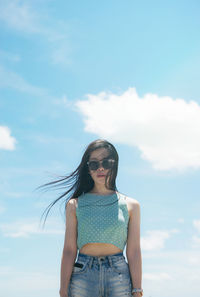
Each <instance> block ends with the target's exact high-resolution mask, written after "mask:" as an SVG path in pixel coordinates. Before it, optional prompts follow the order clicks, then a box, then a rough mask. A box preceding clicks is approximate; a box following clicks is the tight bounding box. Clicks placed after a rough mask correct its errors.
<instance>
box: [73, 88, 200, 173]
mask: <svg viewBox="0 0 200 297" xmlns="http://www.w3.org/2000/svg"><path fill="white" fill-rule="evenodd" d="M76 107H77V108H78V111H79V112H80V113H81V114H82V115H83V120H84V124H85V131H87V132H90V133H94V134H96V135H98V136H100V137H102V138H107V139H109V140H110V141H113V142H118V143H124V144H128V145H130V146H133V147H136V148H138V149H139V151H140V152H141V157H142V158H143V159H145V160H147V161H149V162H150V163H151V164H152V166H153V168H154V169H156V170H171V169H176V170H180V171H181V170H185V169H187V168H195V169H197V168H200V138H199V134H200V106H199V105H198V104H197V103H196V102H194V101H190V102H186V101H185V100H184V99H173V98H171V97H167V96H166V97H159V96H158V95H156V94H146V95H144V97H143V98H140V97H139V96H138V94H137V92H136V90H135V89H134V88H130V89H128V90H127V91H126V92H124V93H123V94H122V95H115V94H112V93H106V92H102V93H99V94H97V95H92V94H89V95H87V99H86V100H79V101H77V102H76Z"/></svg>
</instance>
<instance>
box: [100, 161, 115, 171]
mask: <svg viewBox="0 0 200 297" xmlns="http://www.w3.org/2000/svg"><path fill="white" fill-rule="evenodd" d="M113 163H114V160H112V159H105V160H103V162H102V166H103V168H104V169H110V168H112V166H113Z"/></svg>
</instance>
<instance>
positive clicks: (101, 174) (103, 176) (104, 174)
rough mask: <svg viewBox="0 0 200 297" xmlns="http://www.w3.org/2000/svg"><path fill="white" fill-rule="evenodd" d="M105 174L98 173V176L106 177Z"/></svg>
mask: <svg viewBox="0 0 200 297" xmlns="http://www.w3.org/2000/svg"><path fill="white" fill-rule="evenodd" d="M104 176H105V174H98V175H97V177H104Z"/></svg>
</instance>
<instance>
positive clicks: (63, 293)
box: [59, 290, 68, 297]
mask: <svg viewBox="0 0 200 297" xmlns="http://www.w3.org/2000/svg"><path fill="white" fill-rule="evenodd" d="M59 294H60V297H68V290H60V291H59Z"/></svg>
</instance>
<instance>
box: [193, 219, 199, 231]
mask: <svg viewBox="0 0 200 297" xmlns="http://www.w3.org/2000/svg"><path fill="white" fill-rule="evenodd" d="M193 225H194V227H195V229H196V230H197V231H198V232H200V220H194V221H193Z"/></svg>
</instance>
